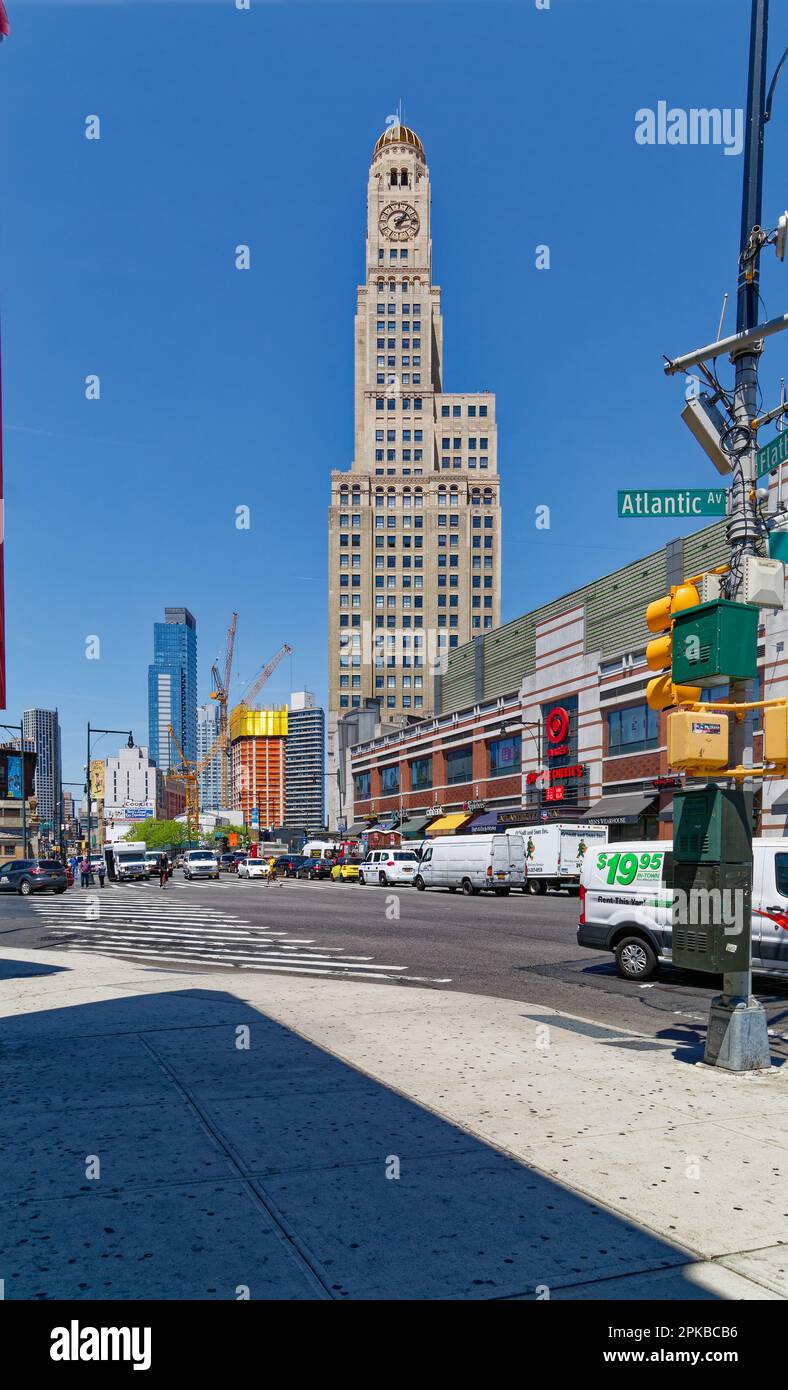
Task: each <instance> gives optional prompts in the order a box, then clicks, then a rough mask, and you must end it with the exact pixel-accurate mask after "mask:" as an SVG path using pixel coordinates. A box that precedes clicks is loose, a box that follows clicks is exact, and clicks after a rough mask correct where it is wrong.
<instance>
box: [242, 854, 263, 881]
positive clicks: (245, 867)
mask: <svg viewBox="0 0 788 1390" xmlns="http://www.w3.org/2000/svg"><path fill="white" fill-rule="evenodd" d="M236 872H237V874H238V877H239V878H246V879H249V878H268V875H269V874H270V872H271V870H270V869H269V867H268V860H267V859H253V858H252V857H251V855H249V856H248V857H245V858H243V859H239V860H238V868H237V870H236Z"/></svg>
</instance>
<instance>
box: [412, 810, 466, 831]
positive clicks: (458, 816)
mask: <svg viewBox="0 0 788 1390" xmlns="http://www.w3.org/2000/svg"><path fill="white" fill-rule="evenodd" d="M470 818H471V817H470V812H468V811H455V812H454V813H453V814H452V815H450V816H441V818H440V820H435V821H433V822H432V825H429V826H428V827H427V829H426V830H425V832H424V833H425V835H452V834H453V833H454V831H455V830H459V828H460V826H461V825H464V824H465V822H466V821H467V820H470Z"/></svg>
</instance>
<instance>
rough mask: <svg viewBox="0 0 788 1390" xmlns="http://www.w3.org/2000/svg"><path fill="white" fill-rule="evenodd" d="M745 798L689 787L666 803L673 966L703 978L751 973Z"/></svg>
mask: <svg viewBox="0 0 788 1390" xmlns="http://www.w3.org/2000/svg"><path fill="white" fill-rule="evenodd" d="M752 811H753V804H752V793H751V792H743V791H740V790H739V789H738V788H729V787H718V786H716V785H715V784H714V783H713V782H712V783H709V784H708V786H705V787H691V788H686V789H684V790H682V791H678V792H676V794H675V796H674V798H673V928H672V950H673V963H674V965H677V966H680V967H682V968H683V969H685V970H702V971H705V972H706V973H707V974H710V975H718V974H723V975H725V974H732V973H735V972H738V971H744V970H748V969H749V967H750V943H751V936H752Z"/></svg>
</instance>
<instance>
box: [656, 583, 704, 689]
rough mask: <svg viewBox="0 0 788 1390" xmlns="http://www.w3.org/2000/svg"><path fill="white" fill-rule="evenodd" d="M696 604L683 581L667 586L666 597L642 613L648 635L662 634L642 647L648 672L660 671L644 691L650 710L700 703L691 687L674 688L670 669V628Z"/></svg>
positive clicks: (690, 586)
mask: <svg viewBox="0 0 788 1390" xmlns="http://www.w3.org/2000/svg"><path fill="white" fill-rule="evenodd" d="M699 603H700V594H699V593H698V590H697V588H696V587H695V585H694V584H690V583H688V582H687V581H686V580H685V581H684V582H683V583H681V584H673V585H671V590H670V593H669V594H666V595H665V597H664V598H658V599H655V600H654V602H653V603H650V604H649V606H648V608H647V609H646V626H647V628H648V630H649V632H655V633H662V634H663V635H662V636H661V637H657V638H656V640H655V641H653V642H649V644H648V646H647V647H646V662H647V664H648V666H649V669H650V670H651V671H661V672H662V675H659V676H655V678H654V680H650V681H649V683H648V686H647V687H646V700H647V701H648V704H649V707H650V708H651V709H669V708H670V707H671V705H682V704H690V703H692V702H694V701H695V700H699V699H700V690H699V688H698V687H697V686H694V685H674V683H673V678H672V674H671V672H672V667H673V624H674V622H675V619H676V615H677V614H678V613H683V612H684V610H685V609H686V608H695V607H696V605H697V604H699Z"/></svg>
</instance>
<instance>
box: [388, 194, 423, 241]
mask: <svg viewBox="0 0 788 1390" xmlns="http://www.w3.org/2000/svg"><path fill="white" fill-rule="evenodd" d="M378 226H379V227H380V230H381V232H382V233H383V235H384V237H387V238H388V240H389V241H412V240H413V238H414V237H415V236H416V233H417V232H418V230H419V227H420V226H421V223H420V222H419V214H418V213H417V211H416V209H415V208H413V207H411V205H410V203H388V204H387V206H386V207H384V209H383V211H382V213H381V214H380V219H379V222H378Z"/></svg>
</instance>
